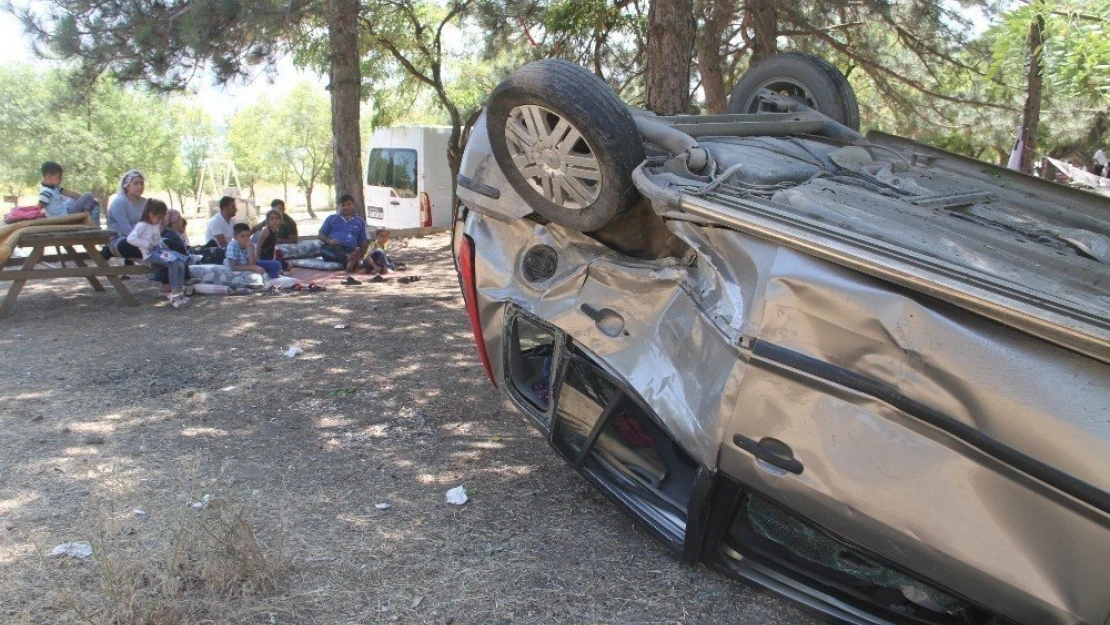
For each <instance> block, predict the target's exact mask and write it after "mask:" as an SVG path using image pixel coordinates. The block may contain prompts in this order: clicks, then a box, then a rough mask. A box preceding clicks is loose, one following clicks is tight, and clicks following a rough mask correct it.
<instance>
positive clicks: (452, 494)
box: [447, 486, 467, 506]
mask: <svg viewBox="0 0 1110 625" xmlns="http://www.w3.org/2000/svg"><path fill="white" fill-rule="evenodd" d="M466 500H467V497H466V489H465V488H463V487H462V486H456V487H454V488H452V489H451V490H449V491H447V503H449V504H454V505H456V506H461V505H463V504H464V503H466Z"/></svg>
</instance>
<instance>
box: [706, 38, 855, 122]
mask: <svg viewBox="0 0 1110 625" xmlns="http://www.w3.org/2000/svg"><path fill="white" fill-rule="evenodd" d="M763 89H770V90H771V91H774V92H777V93H781V94H783V95H787V96H790V97H792V98H795V99H797V100H799V101H801V102H802V103H803V104H805V105H806V106H808V107H810V108H813V109H816V110H817V111H819V112H821V113H823V114H824V115H827V116H828V117H831V118H832V119H834V120H836V121H838V122H840V123H841V124H843V125H845V126H847V127H849V128H851V129H852V130H857V131H858V130H859V103H857V102H856V92H855V90H854V89H852V85H851V84H850V83H849V82H848V79H847V78H845V77H844V74H842V73H841V72H840V70H839V69H837V68H836V66H835V65H833V64H832V63H829V62H828V61H826V60H825V59H822V58H821V57H818V56H813V55H812V54H802V53H799V52H791V53H788V54H776V55H773V56H769V57H767V58H766V59H764V60H763V61H762V62H760V63H759V64H758V65H756V66H755V67H753V68H751V69H749V70H748V71H747V72H745V73H744V75H743V76H741V77H740V80H739V81H738V82H737V83H736V87H735V88H733V90H732V97H731V98H730V99H729V102H728V112H729V113H759V112H760V102H759V99H758V98H757V96H758V95H759V92H760V91H761V90H763Z"/></svg>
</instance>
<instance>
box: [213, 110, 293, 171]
mask: <svg viewBox="0 0 1110 625" xmlns="http://www.w3.org/2000/svg"><path fill="white" fill-rule="evenodd" d="M282 131H283V129H282V128H281V126H280V121H279V119H278V115H277V107H275V106H274V105H272V104H270V103H269V102H266V101H260V102H256V103H254V104H251V105H249V106H246V107H244V108H242V109H240V110H239V111H238V112H237V113H235V115H234V116H233V117H232V118H231V119H230V120H229V121H228V124H227V146H228V150H229V151H230V153H231V158H232V160H234V161H235V166H236V168H237V169H238V170H239V176H240V178H241V180H242V182H243V184H245V185H247V186H253V185H255V184H257V183H259V182H262V181H267V182H280V183H286V182H288V181H289V178H290V176H291V175H292V172H291V170H290V169H289V164H288V163H287V162H286V161H285V160H284V158H283V157H284V154H283V152H282V149H283V141H282V138H281V134H282Z"/></svg>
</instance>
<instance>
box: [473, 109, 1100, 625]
mask: <svg viewBox="0 0 1110 625" xmlns="http://www.w3.org/2000/svg"><path fill="white" fill-rule="evenodd" d="M726 117H727V119H726ZM753 117H754V116H741V115H737V116H721V117H719V118H714V119H713V120H711V121H714V123H726V122H727V123H730V124H733V127H738V125H739V124H741V123H742V122H744V121H746V120H748V121H750V120H751V118H753ZM660 121H661V122H666V121H667V120H666V119H662V120H660ZM672 121H673V123H674V125H675V126H678V127H682V126H683V124H686V125H687V127H689V126H690V125H691V124H693V123H694V121H693V120H691V118H680V119H675V120H672ZM484 123H485V119H483V120H481V121H480V122H479V126H478V127H476V129H475V136H476V137H478V138H479V140H477V141H472V143H471V144H470V145H469V146H468V148H467V152H466V154H465V157H464V161H463V166H462V172H461V177H460V181H462V180H463V179H464V178H465V182H461V186H460V189H459V195H460V200H461V203H462V209H461V211H460V221H459V223H458V225H457V228H458V231H457V233H456V251H458V246H459V245H470V246H472V248H473V250H474V252H473V264H474V266H473V280H474V293H475V294H476V301H474V302H470V301H468V305H473V306H474V307H475V308H476V310H477V317H478V319H479V320H480V328H478V330H479V332H477V333H476V334H477V335H478V336H479V337H480V340H481V341H482V342H483V344H484V346H485V349H486V352H487V353H488V354H489V355H490V358H489V365H490V368H491V371H492V377H493V381H494V382H495V383H496V384H497V386H498V387H499V388H500V389H502V390H503V391H504V392H505V394H506V395H507V396H508V397H510V399H512V400H513V401H514V403H515V404H516V405H517V406H518V407H519V408H520V409H521V410H522V412H524V413H525V414H528V415H530V416H531V417H532V421H533V423H534V424H535V425H536V426H537V427H539V429H540V430H541V431H543V432H544V433H545V435H546V436H547V438H548V440H549V441H551V442H552V444H553V445H554V446H555V447H556V449H557V450H559V452H560V453H561V454H563V455H564V457H566V458H567V459H568V461H570V462H571V464H572V465H574V466H575V468H577V469H579V470H580V471H582V472H583V474H584V475H586V476H587V478H588V479H591V480H592V481H594V482H595V483H596V484H598V485H599V487H601V488H602V490H605V491H606V492H608V493H609V494H610V495H611V496H613V498H614V499H615V500H616V501H618V502H619V503H621V504H622V505H625V506H626V507H627V508H628V509H629V510H630V512H631V513H632V514H633V515H634V516H635V517H636V518H638V519H639V520H641V521H643V522H645V524H647V525H648V526H649V527H650V528H651V529H653V530H655V532H656V534H657V535H659V536H660V537H661V538H663V539H664V542H665V543H669V544H671V545H672V546H673V547H675V548H676V549H677V550H678V551H679V552H680V553H682V554H683V556H684V557H685V558H687V559H689V560H691V561H702V562H705V563H707V564H709V565H711V566H714V567H717V568H719V569H720V570H722V571H726V572H728V573H730V574H734V575H738V576H740V577H743V578H747V579H748V580H751V581H755V582H757V583H759V584H762V585H764V586H768V587H771V588H773V589H775V590H777V591H779V592H781V593H783V594H785V595H787V596H789V597H791V598H793V599H795V600H797V601H800V602H802V603H804V604H806V605H807V606H809V607H810V608H812V609H814V610H817V611H819V612H821V613H823V614H825V615H827V616H830V617H833V618H835V619H838V620H840V621H842V622H850V623H948V622H951V623H1021V624H1033V623H1037V624H1042V623H1043V624H1053V625H1056V624H1059V625H1064V624H1087V625H1096V624H1097V625H1102V624H1104V623H1106V622H1110V621H1108V619H1110V592H1107V591H1106V589H1105V574H1104V572H1105V571H1106V564H1105V563H1106V562H1108V561H1110V417H1108V414H1107V408H1108V407H1110V364H1108V363H1110V352H1108V351H1107V345H1108V344H1110V343H1108V338H1110V330H1108V329H1110V320H1108V319H1110V314H1108V311H1110V282H1108V281H1107V278H1108V274H1107V271H1106V264H1105V262H1107V261H1110V257H1108V256H1106V253H1107V252H1108V251H1110V250H1104V249H1103V248H1102V247H1101V246H1102V245H1103V244H1104V243H1105V242H1106V241H1104V239H1106V233H1107V232H1110V228H1108V227H1107V224H1108V223H1110V209H1108V206H1107V205H1108V204H1110V203H1108V202H1106V201H1105V200H1102V199H1099V198H1094V197H1093V196H1092V197H1088V196H1086V195H1076V194H1075V193H1074V192H1071V191H1064V190H1060V192H1057V189H1056V188H1055V187H1051V186H1048V185H1047V183H1044V184H1042V183H1041V182H1040V181H1031V180H1027V179H1026V178H1025V177H1014V176H1013V175H1012V174H1005V175H1004V176H1005V178H1003V177H1002V176H1003V175H1000V174H997V172H995V171H994V170H993V169H992V168H991V167H990V166H987V165H983V164H978V163H977V164H976V167H975V169H974V171H972V169H971V166H970V164H969V163H968V162H967V159H962V158H961V157H955V156H952V155H948V154H947V153H943V152H941V151H938V150H934V149H932V148H927V147H926V146H921V145H919V144H915V143H912V142H908V141H906V140H902V139H898V138H896V137H885V136H878V135H871V136H870V137H869V139H870V143H869V144H868V145H865V146H864V147H859V146H855V145H848V144H846V143H845V142H843V141H836V140H831V139H829V138H828V137H824V138H806V137H796V136H784V135H781V134H780V135H768V136H761V137H751V136H742V133H740V134H736V135H734V136H724V137H715V136H711V135H702V136H698V140H699V144H700V146H702V147H704V148H705V149H706V150H708V152H709V153H710V155H711V157H712V159H713V161H714V166H715V169H714V172H715V173H714V174H709V175H699V174H690V173H687V172H685V171H684V170H683V163H682V162H675V160H676V159H677V158H678V157H676V156H675V155H673V154H671V155H669V156H668V155H666V154H663V155H654V156H649V158H648V161H647V162H645V163H644V164H643V165H641V167H640V168H638V169H637V171H636V175H635V178H634V179H635V181H636V186H637V188H638V190H639V191H640V192H641V193H642V195H643V197H644V199H643V200H642V201H641V203H640V205H638V206H637V207H636V208H635V209H633V211H632V212H633V213H634V214H635V215H636V217H635V219H636V220H637V221H636V222H635V223H637V224H639V225H638V226H637V227H636V229H637V232H636V234H635V236H634V237H633V238H637V241H636V242H633V243H627V242H626V243H627V245H622V243H621V242H620V236H619V234H616V235H615V234H613V231H600V232H597V233H592V234H583V233H580V232H576V231H574V230H572V229H569V228H564V227H562V226H559V225H557V224H553V223H545V220H542V219H534V218H531V217H529V216H528V213H530V211H529V210H528V209H527V207H526V206H524V204H525V203H524V201H523V200H522V199H521V198H520V196H519V195H517V194H516V193H514V192H513V190H512V188H511V186H510V185H508V184H507V183H506V181H505V178H504V176H502V175H501V174H500V173H499V171H498V169H499V168H498V167H497V164H496V162H495V161H494V160H493V159H492V156H491V155H490V153H489V145H488V139H485V140H484V142H483V140H482V139H481V137H484V136H485V128H484ZM691 134H693V135H698V134H699V133H698V132H696V131H692V133H691ZM846 148H850V149H846ZM1011 178H1012V180H1011ZM1000 180H1001V181H1002V182H999V181H1000ZM992 181H993V182H992ZM1007 181H1009V182H1007ZM1003 183H1005V184H1003ZM475 189H477V191H475ZM493 191H496V192H497V193H494V192H493ZM495 196H496V197H495ZM522 206H523V207H522ZM637 211H639V212H637ZM630 219H631V218H630ZM614 230H619V228H617V229H614ZM627 230H628V228H627V226H625V231H627ZM641 239H642V240H641ZM614 240H616V241H617V243H614V242H613V241H614ZM663 240H665V241H666V242H665V244H662V243H659V242H660V241H663ZM652 249H654V250H655V251H656V253H654V254H653V253H651V250H652ZM645 250H646V251H645ZM537 259H540V260H542V261H543V262H540V261H538V260H537ZM537 267H539V269H537ZM526 333H527V334H528V335H529V337H532V338H527V339H524V338H522V337H523V336H524V334H526ZM536 336H539V337H541V338H540V339H539V340H538V341H537V340H535V339H534V337H536ZM525 343H527V345H525ZM535 345H539V347H535ZM529 359H530V360H529ZM522 363H523V364H522ZM529 363H531V364H529ZM568 363H569V364H568ZM583 363H584V364H583ZM579 369H581V370H586V371H587V372H588V373H587V374H585V375H584V374H582V373H581V372H580V371H579ZM590 372H592V373H590ZM576 376H577V377H576ZM590 376H594V377H593V378H591V377H590ZM524 378H527V380H526V381H524ZM595 378H596V379H595ZM581 379H585V380H586V381H585V382H581V381H578V382H576V381H575V380H581ZM591 380H592V381H591ZM609 388H612V389H615V390H609V391H605V390H604V389H609ZM591 389H593V390H591ZM598 389H602V391H600V392H599V391H598ZM591 394H592V396H593V397H594V399H593V400H592V403H591V400H590V399H589V397H590V396H591ZM579 395H581V397H579ZM582 397H584V398H585V399H582ZM567 406H577V407H576V408H573V409H572V408H569V407H567ZM582 411H584V412H586V413H590V412H591V411H592V412H593V413H596V414H591V415H590V416H589V417H588V418H587V419H584V420H582V422H581V423H577V422H575V423H572V422H574V421H576V419H577V417H576V416H574V415H575V414H577V412H582ZM572 413H574V414H572ZM630 415H631V417H630ZM636 415H642V416H636ZM636 419H639V421H636ZM611 422H616V424H617V427H616V428H611V431H612V432H615V433H616V434H615V436H612V435H609V434H607V432H610V428H609V426H608V425H607V423H611ZM637 423H639V424H641V425H643V426H644V427H645V428H646V434H645V433H644V432H641V431H640V430H638V429H637V427H640V426H637V425H636V424H637ZM633 426H635V427H633ZM568 427H569V428H572V429H576V430H577V433H576V434H575V436H577V437H578V438H574V437H572V436H570V435H566V434H564V433H561V432H562V431H564V430H565V429H566V428H568ZM560 428H563V430H561V429H560ZM664 436H665V438H666V439H668V440H669V441H670V442H671V443H672V444H673V446H674V448H675V450H676V451H675V455H674V457H672V456H671V455H670V452H668V451H667V450H666V449H663V446H661V445H659V444H658V440H657V439H659V438H661V437H664ZM614 437H615V438H617V439H621V440H616V441H614V440H610V439H613V438H614ZM572 439H573V440H575V441H577V442H574V443H572V444H568V442H567V441H570V440H572ZM622 441H623V442H622ZM637 441H640V442H639V443H637ZM653 445H654V447H653ZM642 449H647V452H642V451H638V450H642ZM637 454H638V455H637ZM676 458H677V459H676ZM687 465H689V466H691V467H693V468H690V469H687V468H686V466H687ZM669 475H674V476H678V481H679V482H681V484H682V486H681V488H679V487H676V486H673V485H668V481H669V480H670V479H671V478H670V477H668V476H669ZM892 593H893V594H892ZM895 595H896V596H895ZM892 596H895V597H894V598H893V599H892V598H891V597H892ZM946 619H948V620H946Z"/></svg>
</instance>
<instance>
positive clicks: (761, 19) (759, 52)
mask: <svg viewBox="0 0 1110 625" xmlns="http://www.w3.org/2000/svg"><path fill="white" fill-rule="evenodd" d="M747 10H748V15H747V17H748V19H747V22H748V24H750V25H751V30H752V60H751V64H750V65H749V67H754V66H755V65H756V64H757V63H759V62H760V61H762V60H763V59H765V58H767V57H769V56H771V55H772V54H774V53H775V52H777V51H778V39H779V17H778V12H777V11H776V10H775V1H774V0H748V9H747Z"/></svg>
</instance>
